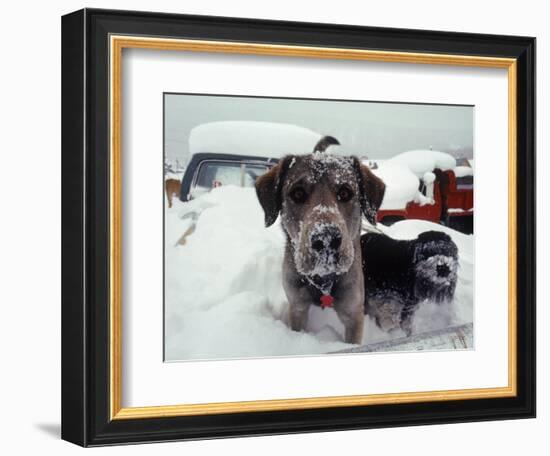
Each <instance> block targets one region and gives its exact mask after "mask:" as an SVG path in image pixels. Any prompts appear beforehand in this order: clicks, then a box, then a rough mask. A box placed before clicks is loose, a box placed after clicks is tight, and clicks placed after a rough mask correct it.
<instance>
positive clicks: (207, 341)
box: [165, 186, 473, 361]
mask: <svg viewBox="0 0 550 456" xmlns="http://www.w3.org/2000/svg"><path fill="white" fill-rule="evenodd" d="M165 210H166V224H165V227H166V228H165V229H166V233H165V261H166V266H165V323H166V325H165V344H166V345H165V348H166V351H165V353H166V360H168V361H174V360H187V359H212V358H243V357H266V356H284V355H301V354H320V353H328V352H334V351H339V350H343V349H346V348H351V347H353V345H350V344H346V343H344V342H343V329H344V328H343V325H342V324H341V323H340V321H339V320H338V317H337V315H336V313H335V312H334V310H333V309H325V310H321V309H320V308H318V307H313V306H312V307H311V310H310V316H309V325H308V328H307V329H308V330H307V332H302V333H298V332H294V331H292V330H290V328H289V327H288V326H287V323H286V321H287V308H288V304H287V301H286V296H285V293H284V291H283V287H282V277H281V274H282V261H283V249H284V242H285V239H284V235H283V232H282V229H281V227H280V225H279V222H278V221H277V222H276V223H275V224H274V225H272V226H271V227H269V228H265V227H264V222H263V220H264V216H263V212H262V209H261V207H260V205H259V203H258V201H257V199H256V195H255V192H254V189H253V188H239V187H232V186H223V187H219V188H215V189H213V190H212V191H211V192H210V193H208V194H205V195H203V196H201V197H200V198H197V199H196V200H193V201H191V202H188V203H182V202H180V201H176V202H175V204H174V206H173V207H172V208H171V209H169V208H167V207H166V209H165ZM194 224H195V226H194V231H192V232H191V230H189V228H190V227H192V226H193V225H194ZM379 228H380V229H382V230H384V231H385V232H387V233H388V234H389V235H390V236H393V237H396V238H400V239H405V238H413V237H415V236H417V235H418V234H419V233H421V232H423V231H427V230H430V229H435V230H441V231H444V232H446V233H448V234H450V235H451V236H452V238H453V240H454V241H455V242H456V243H457V245H458V247H459V251H460V268H459V281H458V286H457V292H456V302H455V305H454V306H453V307H451V308H447V307H445V306H437V305H433V304H432V305H430V304H424V305H422V306H421V308H420V309H419V311H418V313H417V316H416V318H415V323H414V324H415V328H416V330H417V331H423V330H426V329H439V328H442V327H446V326H450V325H459V324H463V323H469V322H471V321H472V315H473V313H472V312H473V308H472V305H473V304H472V300H473V296H472V280H473V279H472V277H473V237H472V236H467V235H464V234H461V233H458V232H456V231H454V230H451V229H448V228H445V227H442V226H440V225H436V224H432V223H429V222H424V221H418V220H408V221H403V222H399V223H396V224H395V225H393V226H391V227H382V226H381V225H379ZM186 231H189V232H190V233H191V234H189V235H188V236H186V238H185V243H184V245H179V244H178V240H179V239H180V237H181V236H182V235H183V234H184V233H185V232H186ZM403 336H404V334H403V333H402V332H401V331H400V330H398V331H395V332H393V333H391V334H387V333H385V332H383V331H381V330H380V329H379V328H378V327H377V326H376V325H375V323H374V322H373V321H372V320H370V319H369V318H368V317H366V322H365V337H364V341H363V343H365V344H366V343H371V342H378V341H384V340H388V339H393V338H399V337H403Z"/></svg>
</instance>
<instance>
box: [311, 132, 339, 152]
mask: <svg viewBox="0 0 550 456" xmlns="http://www.w3.org/2000/svg"><path fill="white" fill-rule="evenodd" d="M339 145H340V143H339V142H338V140H337V139H336V138H335V137H334V136H323V137H322V138H321V139H320V140H319V141H318V142H317V144H315V147H314V148H313V153H315V152H324V151H325V150H327V148H328V146H339Z"/></svg>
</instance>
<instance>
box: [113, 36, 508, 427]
mask: <svg viewBox="0 0 550 456" xmlns="http://www.w3.org/2000/svg"><path fill="white" fill-rule="evenodd" d="M127 48H134V49H136V48H137V49H155V50H162V51H195V52H210V53H230V54H255V55H269V56H286V57H301V58H317V59H339V60H367V61H375V62H399V63H417V64H431V65H453V66H470V67H485V68H504V69H507V70H508V189H509V190H508V386H506V387H495V388H477V389H461V390H443V391H426V392H403V393H390V394H369V395H353V396H328V397H312V398H295V399H273V400H259V401H244V402H220V403H206V404H181V405H171V406H150V407H125V408H123V407H122V403H121V398H122V372H121V370H122V359H121V356H122V335H121V330H122V255H121V248H122V244H121V241H122V207H121V206H122V179H121V177H122V171H121V170H122V145H121V127H122V117H121V116H122V111H121V110H122V104H121V96H122V78H121V70H122V68H121V66H122V51H123V49H127ZM109 50H110V94H109V95H110V139H111V143H110V220H111V225H110V303H109V305H110V414H111V419H117V420H118V419H132V418H158V417H174V416H189V415H209V414H221V413H238V412H259V411H275V410H292V409H294V410H297V409H312V408H327V407H342V406H360V405H374V404H395V403H413V402H423V401H448V400H459V399H486V398H500V397H511V396H516V394H517V371H516V367H517V364H516V362H517V359H516V354H517V334H516V318H517V290H516V281H517V275H516V268H517V252H516V237H517V227H516V223H517V220H516V211H517V203H516V199H517V198H516V181H517V164H516V155H517V140H516V119H517V96H516V94H517V77H516V72H517V61H516V59H511V58H496V57H483V56H468V55H444V54H423V53H412V52H386V51H373V50H362V49H338V48H322V47H309V46H287V45H273V44H256V43H242V42H227V41H223V42H222V41H204V40H184V39H169V38H150V37H137V36H117V35H112V36H110V46H109Z"/></svg>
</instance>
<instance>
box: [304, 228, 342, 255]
mask: <svg viewBox="0 0 550 456" xmlns="http://www.w3.org/2000/svg"><path fill="white" fill-rule="evenodd" d="M310 240H311V242H310V245H311V249H312V250H313V251H315V252H317V253H321V252H325V253H336V252H338V250H340V246H341V245H342V232H341V231H340V229H339V228H338V227H337V226H336V225H326V226H323V227H322V228H320V229H316V230H314V232H313V233H312V235H311V238H310Z"/></svg>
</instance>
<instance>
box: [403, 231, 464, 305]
mask: <svg viewBox="0 0 550 456" xmlns="http://www.w3.org/2000/svg"><path fill="white" fill-rule="evenodd" d="M414 248H415V252H414V269H415V273H416V281H415V294H416V295H417V296H418V297H419V298H421V299H430V300H433V301H435V302H437V303H442V302H445V301H449V300H451V299H452V297H453V295H454V291H455V287H456V280H457V269H458V249H457V247H456V244H455V243H454V242H453V241H452V239H451V238H450V237H449V236H448V235H446V234H445V233H441V232H437V231H429V232H426V233H422V234H421V235H420V236H418V238H417V240H416V241H415V246H414Z"/></svg>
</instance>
